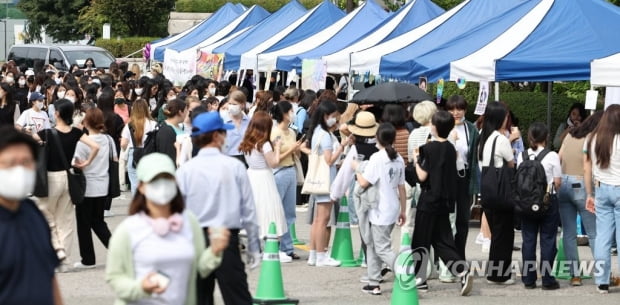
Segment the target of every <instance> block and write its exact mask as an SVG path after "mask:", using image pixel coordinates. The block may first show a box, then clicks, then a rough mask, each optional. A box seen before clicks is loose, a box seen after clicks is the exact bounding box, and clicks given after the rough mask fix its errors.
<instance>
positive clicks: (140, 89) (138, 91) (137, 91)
mask: <svg viewBox="0 0 620 305" xmlns="http://www.w3.org/2000/svg"><path fill="white" fill-rule="evenodd" d="M134 91H135V92H136V94H137V95H142V92H143V91H144V89H143V88H136V89H134Z"/></svg>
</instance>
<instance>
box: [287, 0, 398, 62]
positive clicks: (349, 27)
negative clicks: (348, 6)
mask: <svg viewBox="0 0 620 305" xmlns="http://www.w3.org/2000/svg"><path fill="white" fill-rule="evenodd" d="M389 15H390V14H389V13H387V12H386V11H385V10H383V8H382V7H380V6H379V5H378V4H377V3H375V1H366V2H365V3H364V4H363V7H360V8H359V9H358V10H356V12H355V16H354V17H352V18H351V20H349V22H348V23H347V24H346V25H345V26H344V27H343V28H342V29H341V30H340V31H339V32H337V33H336V34H335V35H334V36H332V37H331V38H329V40H327V41H325V42H324V43H323V44H321V45H320V46H316V47H315V48H314V49H313V50H311V51H308V52H305V53H302V54H297V55H288V56H279V57H278V60H277V64H276V67H277V69H278V70H284V71H290V70H292V69H297V70H301V61H302V59H304V58H320V57H321V56H323V55H327V54H331V53H333V52H336V51H338V50H341V49H342V48H345V47H347V46H348V45H350V44H352V43H354V42H355V41H357V40H358V39H360V38H362V37H364V36H366V35H367V34H368V33H369V32H370V31H371V30H373V29H374V28H375V27H376V26H377V25H379V24H380V23H381V22H383V21H384V20H385V19H386V18H387V17H388V16H389ZM311 39H312V37H310V38H309V39H308V40H311ZM308 43H311V42H310V41H308Z"/></svg>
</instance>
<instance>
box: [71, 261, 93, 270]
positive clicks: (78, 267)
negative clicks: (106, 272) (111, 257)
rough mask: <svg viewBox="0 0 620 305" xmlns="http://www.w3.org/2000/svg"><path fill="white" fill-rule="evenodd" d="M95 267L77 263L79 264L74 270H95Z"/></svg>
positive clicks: (75, 265) (74, 266)
mask: <svg viewBox="0 0 620 305" xmlns="http://www.w3.org/2000/svg"><path fill="white" fill-rule="evenodd" d="M95 267H96V265H84V264H82V262H77V263H75V264H73V268H75V269H93V268H95Z"/></svg>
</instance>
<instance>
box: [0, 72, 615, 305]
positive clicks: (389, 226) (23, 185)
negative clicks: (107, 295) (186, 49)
mask: <svg viewBox="0 0 620 305" xmlns="http://www.w3.org/2000/svg"><path fill="white" fill-rule="evenodd" d="M86 62H88V63H89V65H88V66H84V67H78V66H72V67H71V69H70V71H67V72H63V71H57V70H56V69H55V68H53V67H52V66H50V67H47V68H46V70H45V71H36V72H34V71H32V70H28V69H25V68H24V67H17V66H16V65H15V64H14V63H13V62H9V63H7V64H6V65H5V66H3V68H2V74H3V79H2V82H1V83H0V128H1V131H0V134H1V135H2V136H0V180H1V181H2V183H1V184H0V222H1V223H2V225H0V244H2V247H3V249H9V248H11V249H16V250H15V251H11V254H10V255H9V256H3V257H4V258H2V259H0V270H9V271H8V272H3V273H2V274H0V283H8V284H6V285H9V286H10V287H14V289H2V290H0V303H5V301H6V302H7V304H13V303H16V302H19V301H23V302H24V303H37V304H52V303H53V301H54V300H55V301H56V302H58V301H59V299H60V294H59V289H58V283H57V281H56V277H55V275H54V272H67V271H70V270H76V269H87V268H94V267H95V266H96V257H95V251H94V246H93V241H92V236H91V231H92V232H94V233H95V235H96V236H97V238H98V239H99V240H100V241H101V243H102V244H103V245H104V246H105V247H106V248H108V255H107V262H106V264H105V265H106V276H105V277H106V281H107V282H108V283H109V285H110V286H111V287H112V289H113V290H114V292H115V294H116V303H115V304H129V303H132V304H133V303H139V304H152V303H156V302H159V303H162V302H163V303H166V304H213V303H214V302H213V301H214V300H213V291H214V289H215V282H216V281H217V284H218V287H219V290H220V291H221V296H222V298H223V299H224V302H225V303H226V304H251V303H252V297H251V294H250V292H249V289H248V283H247V274H246V271H245V265H248V266H249V267H250V268H256V267H257V266H258V265H259V264H260V260H261V257H262V255H261V248H262V246H263V245H262V244H261V243H262V239H264V238H265V237H266V236H268V235H269V232H268V229H269V225H270V224H271V223H274V224H275V227H276V235H277V237H278V238H279V240H280V252H279V256H278V258H279V260H280V262H282V263H290V262H292V261H294V260H299V259H300V258H301V256H300V255H299V254H298V253H295V248H294V247H293V240H292V236H291V229H292V225H294V224H295V223H296V221H297V220H296V206H297V205H298V204H300V203H308V211H309V213H308V215H309V219H308V220H309V224H310V225H311V230H310V236H309V249H310V251H309V253H308V256H307V264H308V265H309V266H316V267H337V266H340V264H341V262H340V261H338V260H336V259H334V258H332V257H331V256H330V254H329V249H330V247H329V243H330V236H331V233H332V229H331V228H332V227H335V225H336V215H337V214H338V211H339V209H340V208H341V207H340V205H339V202H340V199H341V198H342V197H345V196H346V197H347V198H348V199H349V200H348V202H349V205H348V207H347V208H348V209H349V211H350V213H351V219H352V222H353V223H355V224H358V225H359V231H360V239H361V241H362V249H363V251H364V253H365V257H366V261H365V264H366V265H367V274H366V275H365V276H363V277H362V278H361V279H360V281H362V282H363V283H364V285H363V287H362V291H363V292H365V293H368V294H371V295H380V294H381V293H382V292H381V287H380V283H382V282H383V276H384V275H385V273H386V271H389V270H395V266H394V264H395V260H396V256H397V253H396V252H395V251H394V245H392V243H391V239H392V238H391V237H392V234H393V231H394V227H395V225H400V226H401V227H402V228H401V232H402V233H409V234H411V236H412V244H411V247H412V250H413V252H414V253H418V254H419V255H416V256H414V257H415V260H416V263H415V274H416V275H417V276H418V279H417V281H416V285H417V288H418V290H421V291H426V290H428V289H429V285H428V281H427V279H428V277H427V276H426V274H428V273H431V271H430V269H434V268H438V269H439V270H438V273H439V280H440V281H441V282H446V283H455V282H458V283H460V287H459V291H460V294H461V295H464V296H465V295H469V294H470V292H471V290H472V287H473V281H474V274H473V273H472V271H471V268H470V266H469V263H468V260H467V256H466V254H467V253H466V248H467V240H468V232H469V223H470V218H471V217H470V212H471V207H472V204H473V201H474V198H475V197H476V195H478V194H479V193H480V192H481V191H480V184H481V170H482V169H483V168H488V167H496V168H500V167H502V166H504V167H507V168H517V167H519V166H520V164H523V163H524V162H525V161H527V160H534V159H536V157H537V156H538V155H539V154H541V153H543V152H544V154H542V155H541V156H544V157H541V158H540V159H541V160H540V163H541V164H542V166H543V168H544V172H545V176H546V182H547V184H548V185H550V186H551V185H552V186H553V188H554V189H556V190H557V192H552V195H553V196H552V199H551V200H550V206H549V209H548V211H547V212H546V213H545V214H544V217H541V218H536V219H530V218H527V217H524V216H523V217H522V215H519V214H516V213H515V212H514V211H513V210H511V209H510V210H505V209H496V208H493V207H492V206H489V205H485V206H484V214H483V217H482V221H481V224H482V227H481V233H480V235H479V236H477V237H476V242H479V243H481V244H482V250H483V252H488V253H489V254H488V255H489V257H488V263H489V265H488V267H487V268H488V270H487V277H486V280H487V282H488V283H490V284H496V285H511V284H515V278H514V277H515V275H514V274H513V273H512V272H511V271H513V270H511V269H510V268H511V267H512V266H513V265H512V252H513V251H514V250H515V249H518V247H517V245H515V243H514V236H515V230H520V231H521V233H522V235H523V244H522V245H521V253H522V262H523V270H522V277H521V281H522V283H523V285H524V287H525V288H527V289H532V288H536V287H537V284H536V280H537V277H538V273H539V272H540V273H541V275H542V288H543V289H544V290H553V289H558V288H559V287H560V286H559V284H558V282H557V280H556V279H555V278H554V277H553V274H552V273H551V270H550V269H548V268H543V266H544V264H551V265H552V264H553V261H554V259H555V257H556V253H557V248H556V241H557V233H558V228H559V226H560V223H561V228H562V232H563V234H562V238H563V242H564V249H565V254H566V258H567V262H568V263H569V270H570V275H571V277H572V279H571V280H570V284H571V285H573V286H578V285H582V282H581V278H580V270H579V268H578V266H579V262H578V258H577V225H578V223H577V220H576V219H577V215H580V216H581V221H582V222H583V226H582V227H583V230H585V232H586V233H587V235H588V238H589V245H590V248H591V249H592V252H593V257H594V259H595V260H596V261H598V262H601V264H600V268H601V270H599V271H600V272H596V274H595V282H596V286H597V287H596V289H597V290H598V291H599V292H601V293H607V292H608V291H609V286H613V285H616V284H618V282H619V281H618V279H617V278H615V277H613V276H612V275H611V274H610V272H611V254H612V252H613V249H612V248H613V247H614V239H615V237H614V236H616V238H617V236H620V234H617V232H620V225H619V224H618V223H617V221H618V219H620V213H619V212H618V211H619V210H618V204H620V203H619V202H620V201H619V199H618V198H619V196H620V192H619V191H618V187H619V186H620V181H619V180H618V179H619V177H620V154H619V151H620V150H619V148H618V144H619V143H620V106H617V105H612V106H609V107H608V108H607V109H606V110H605V111H598V112H596V113H594V114H593V115H590V116H587V113H586V112H585V111H581V110H582V109H583V107H582V106H579V105H576V106H574V107H572V108H571V110H570V112H569V116H568V117H567V121H566V122H565V123H563V125H562V128H560V129H559V130H558V134H557V136H556V138H557V140H558V141H559V142H558V143H559V144H557V143H554V144H555V145H556V148H557V150H558V152H557V153H556V152H554V151H551V152H548V151H547V150H546V149H545V147H548V146H549V144H551V143H549V142H550V138H549V128H548V126H545V125H544V124H542V123H534V124H532V125H531V126H530V127H529V130H528V131H527V144H528V146H527V147H525V145H524V141H523V139H522V137H521V132H520V131H519V129H518V127H517V126H518V120H517V118H516V117H515V115H514V114H513V113H512V112H511V111H510V110H509V109H508V106H507V105H506V104H505V103H502V102H491V103H489V104H488V105H487V108H486V111H485V113H484V115H483V116H481V117H480V118H479V119H478V121H477V122H470V121H468V120H467V119H466V112H467V109H468V108H469V105H468V103H467V101H466V100H465V99H464V98H463V97H462V96H453V97H450V98H449V99H447V100H444V101H442V102H441V103H439V104H438V103H435V102H431V101H422V102H419V103H416V104H387V105H356V104H353V103H346V102H344V99H346V92H344V88H342V87H344V86H343V83H342V82H336V81H334V80H333V79H331V78H330V79H331V81H328V82H327V87H326V88H325V89H321V90H319V91H318V92H315V91H312V90H305V91H304V90H300V89H297V88H296V87H297V86H296V84H294V83H293V84H291V85H290V86H289V87H285V86H283V84H281V83H276V82H275V80H273V81H272V82H271V83H269V82H267V81H268V79H260V78H259V81H258V82H257V83H259V84H260V85H259V86H258V87H259V88H263V87H266V89H265V90H257V88H256V85H257V84H255V83H254V80H253V77H252V75H251V74H249V73H248V74H247V75H246V76H245V77H244V78H243V79H241V80H238V79H237V75H236V74H235V75H233V76H232V77H231V78H230V79H229V80H223V81H220V82H217V81H214V80H211V79H206V78H203V77H201V76H199V75H196V76H194V77H192V78H191V79H190V80H188V81H187V82H186V84H185V85H184V86H174V85H173V83H172V82H171V81H169V80H167V79H166V78H165V76H164V71H163V70H162V67H161V65H158V64H156V65H153V66H152V67H151V69H150V71H149V72H148V74H147V75H145V76H141V75H140V74H141V73H140V69H139V68H135V67H132V68H131V69H129V65H128V64H127V63H126V62H120V63H113V64H111V65H110V67H105V69H103V68H96V67H94V61H92V60H90V61H89V60H87V61H86ZM341 88H342V90H341ZM554 142H555V140H554ZM117 162H118V164H119V170H118V173H115V175H114V176H111V175H110V173H111V168H113V167H112V165H114V164H116V163H117ZM76 172H77V173H78V174H79V173H81V175H82V176H83V177H84V179H85V188H84V190H83V193H82V194H80V195H81V196H77V197H76V196H75V194H74V192H73V191H74V190H73V189H72V181H73V180H74V178H75V177H74V176H75V175H76ZM309 177H311V178H309ZM311 180H312V181H311ZM319 180H320V181H319ZM317 181H318V182H317ZM319 182H320V183H319ZM326 182H327V185H328V186H329V187H328V188H327V189H322V190H317V189H318V188H317V187H311V186H312V185H310V184H325V183H326ZM116 183H118V184H119V186H120V187H121V188H124V189H125V191H130V192H131V196H132V197H131V198H132V200H131V203H130V206H129V211H128V214H129V216H128V217H127V218H125V219H124V220H123V221H122V222H121V224H120V225H119V226H118V227H117V228H116V230H115V231H114V233H112V232H111V231H110V229H109V228H108V226H107V224H106V222H105V218H104V216H106V215H107V216H109V215H112V213H111V211H110V207H111V204H112V199H113V198H112V196H111V194H112V192H111V191H110V190H111V189H112V188H111V186H112V185H113V184H116ZM306 189H308V190H306ZM310 189H311V190H310ZM78 197H79V199H76V198H78ZM484 199H485V198H482V201H483V202H484ZM5 224H7V225H5ZM24 225H27V226H28V228H29V229H28V230H25V231H27V232H26V233H20V234H18V233H17V230H20V228H22V227H23V226H24ZM614 229H615V230H616V231H615V232H614ZM75 232H77V238H78V243H79V247H78V248H79V252H80V253H79V254H80V257H81V259H80V261H77V262H74V263H73V264H71V263H70V262H69V261H68V258H69V257H70V256H71V253H70V251H71V249H72V245H71V241H72V240H73V238H74V234H75ZM240 233H242V234H244V235H245V236H247V244H245V245H244V246H245V248H246V249H245V251H246V253H247V257H246V259H245V260H244V259H242V253H241V251H240V241H241V238H240ZM23 234H25V235H23ZM11 235H15V236H17V235H19V236H23V238H8V237H6V236H11ZM538 235H540V237H539V236H538ZM537 240H540V248H541V258H540V262H541V266H540V268H539V269H540V270H538V271H537V269H538V268H537V263H536V261H537V258H536V248H537V245H536V244H537ZM431 250H433V252H434V254H435V255H436V257H434V256H433V255H432V254H431V253H433V252H431ZM34 257H36V259H34ZM28 258H33V259H32V260H30V259H28ZM425 259H426V260H428V261H429V263H426V260H425ZM31 261H36V263H35V264H32V263H31ZM25 283H28V285H33V284H36V285H38V287H41V289H39V290H37V291H38V292H37V293H31V292H30V291H29V290H28V289H27V288H25V287H27V286H28V285H25ZM31 300H33V301H32V302H30V301H31ZM34 300H36V302H35V301H34ZM56 304H59V303H56Z"/></svg>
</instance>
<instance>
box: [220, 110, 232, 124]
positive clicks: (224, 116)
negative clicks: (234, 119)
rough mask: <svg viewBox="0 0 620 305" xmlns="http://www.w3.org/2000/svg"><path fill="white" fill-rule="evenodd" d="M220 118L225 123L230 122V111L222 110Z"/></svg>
mask: <svg viewBox="0 0 620 305" xmlns="http://www.w3.org/2000/svg"><path fill="white" fill-rule="evenodd" d="M220 116H221V117H222V120H223V121H224V122H228V121H229V120H230V115H228V111H226V110H224V109H222V110H220Z"/></svg>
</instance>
